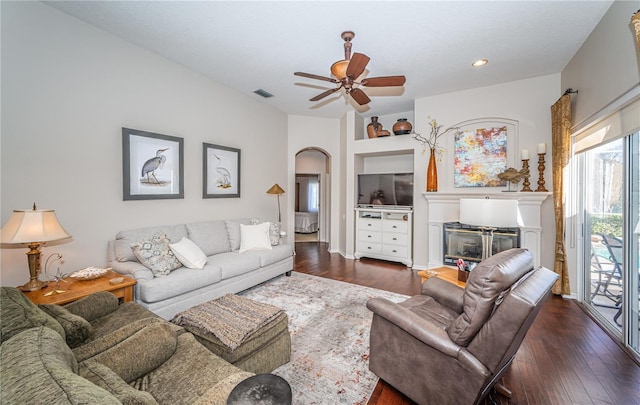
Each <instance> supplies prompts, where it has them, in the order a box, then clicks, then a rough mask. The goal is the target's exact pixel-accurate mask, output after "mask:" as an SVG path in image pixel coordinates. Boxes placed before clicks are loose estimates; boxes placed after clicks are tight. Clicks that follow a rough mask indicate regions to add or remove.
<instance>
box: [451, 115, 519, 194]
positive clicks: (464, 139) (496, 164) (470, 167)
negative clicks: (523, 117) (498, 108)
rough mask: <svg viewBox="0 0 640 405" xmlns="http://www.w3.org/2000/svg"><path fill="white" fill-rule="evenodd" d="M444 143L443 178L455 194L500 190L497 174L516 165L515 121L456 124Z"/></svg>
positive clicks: (502, 185) (503, 184)
mask: <svg viewBox="0 0 640 405" xmlns="http://www.w3.org/2000/svg"><path fill="white" fill-rule="evenodd" d="M454 126H455V127H457V128H458V129H459V131H458V132H457V133H454V134H452V135H451V136H450V138H449V139H448V140H447V148H450V149H449V150H451V151H452V153H448V154H447V156H448V159H447V162H446V164H447V175H448V176H450V179H451V180H450V182H451V183H450V184H451V187H452V189H455V190H464V189H468V190H472V189H478V188H482V189H485V190H503V189H507V188H508V184H507V182H505V181H502V180H500V179H498V177H497V174H499V173H501V172H503V171H504V170H506V169H507V168H509V167H516V166H517V165H518V161H517V154H518V152H517V151H518V126H519V124H518V121H516V120H512V119H509V118H497V117H487V118H478V119H472V120H467V121H463V122H460V123H458V124H456V125H454Z"/></svg>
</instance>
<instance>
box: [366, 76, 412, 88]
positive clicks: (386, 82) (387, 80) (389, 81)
mask: <svg viewBox="0 0 640 405" xmlns="http://www.w3.org/2000/svg"><path fill="white" fill-rule="evenodd" d="M405 81H406V79H405V77H404V76H381V77H371V78H368V79H362V81H361V82H360V84H362V85H363V86H368V87H386V86H402V85H403V84H404V82H405Z"/></svg>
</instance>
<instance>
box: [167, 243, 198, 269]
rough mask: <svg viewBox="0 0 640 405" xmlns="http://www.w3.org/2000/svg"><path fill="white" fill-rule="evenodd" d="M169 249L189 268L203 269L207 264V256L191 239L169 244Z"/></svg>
mask: <svg viewBox="0 0 640 405" xmlns="http://www.w3.org/2000/svg"><path fill="white" fill-rule="evenodd" d="M169 247H170V248H171V251H172V252H173V254H174V255H175V256H176V257H177V258H178V260H180V263H182V264H183V265H184V266H185V267H187V268H190V269H202V268H204V265H205V264H207V256H206V255H205V254H204V252H203V251H202V249H200V248H199V247H198V245H196V244H195V243H193V241H192V240H191V239H187V238H182V239H181V240H180V242H177V243H171V244H169Z"/></svg>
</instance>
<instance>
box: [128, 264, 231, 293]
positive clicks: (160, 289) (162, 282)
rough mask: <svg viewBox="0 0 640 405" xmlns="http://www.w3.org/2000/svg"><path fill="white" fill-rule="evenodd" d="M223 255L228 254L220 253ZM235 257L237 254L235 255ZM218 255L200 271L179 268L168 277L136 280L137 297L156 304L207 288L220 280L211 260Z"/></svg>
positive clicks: (219, 272) (219, 270)
mask: <svg viewBox="0 0 640 405" xmlns="http://www.w3.org/2000/svg"><path fill="white" fill-rule="evenodd" d="M222 254H223V255H226V254H230V253H222ZM236 255H237V253H236ZM218 256H220V255H215V256H211V257H209V259H208V262H207V264H206V265H205V266H204V269H202V270H194V269H188V268H186V267H181V268H179V269H177V270H174V271H172V272H171V276H170V277H157V278H154V279H153V280H138V293H139V294H138V296H137V298H136V299H140V300H142V301H144V302H149V303H150V302H157V301H162V300H165V299H168V298H171V297H175V296H177V295H180V294H184V293H187V292H190V291H194V290H197V289H199V288H204V287H207V286H209V285H211V284H215V283H217V282H219V281H220V280H222V271H221V269H220V266H219V265H218V264H216V262H215V261H214V260H213V259H214V258H216V257H218Z"/></svg>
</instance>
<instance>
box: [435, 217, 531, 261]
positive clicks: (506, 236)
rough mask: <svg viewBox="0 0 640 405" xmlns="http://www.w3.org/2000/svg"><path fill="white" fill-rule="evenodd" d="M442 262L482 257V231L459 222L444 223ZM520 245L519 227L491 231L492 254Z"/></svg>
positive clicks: (475, 259)
mask: <svg viewBox="0 0 640 405" xmlns="http://www.w3.org/2000/svg"><path fill="white" fill-rule="evenodd" d="M443 229H444V234H443V237H444V243H443V244H442V246H443V248H444V252H443V259H442V261H443V263H444V264H449V265H455V262H456V260H458V259H463V260H465V261H471V262H479V261H480V259H481V258H482V231H481V230H480V228H477V227H473V226H468V225H463V224H461V223H459V222H447V223H445V224H444V228H443ZM515 247H520V228H497V229H496V230H495V231H493V244H492V246H491V251H492V254H496V253H498V252H502V251H503V250H507V249H511V248H515Z"/></svg>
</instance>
